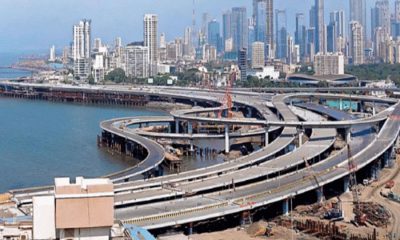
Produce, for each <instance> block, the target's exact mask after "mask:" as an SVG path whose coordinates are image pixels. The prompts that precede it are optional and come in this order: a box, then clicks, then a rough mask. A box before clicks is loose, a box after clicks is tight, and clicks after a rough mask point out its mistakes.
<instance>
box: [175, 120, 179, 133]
mask: <svg viewBox="0 0 400 240" xmlns="http://www.w3.org/2000/svg"><path fill="white" fill-rule="evenodd" d="M175 133H177V134H178V133H179V120H175Z"/></svg>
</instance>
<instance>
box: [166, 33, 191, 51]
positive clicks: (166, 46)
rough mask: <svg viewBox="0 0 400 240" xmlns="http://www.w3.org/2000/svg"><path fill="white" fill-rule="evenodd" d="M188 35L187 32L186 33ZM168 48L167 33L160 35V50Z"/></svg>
mask: <svg viewBox="0 0 400 240" xmlns="http://www.w3.org/2000/svg"><path fill="white" fill-rule="evenodd" d="M185 34H186V31H185ZM166 47H167V40H166V38H165V33H161V34H160V48H166Z"/></svg>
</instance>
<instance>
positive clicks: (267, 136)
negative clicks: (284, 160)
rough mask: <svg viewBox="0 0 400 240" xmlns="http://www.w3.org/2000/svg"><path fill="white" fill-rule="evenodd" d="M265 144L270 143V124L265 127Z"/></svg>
mask: <svg viewBox="0 0 400 240" xmlns="http://www.w3.org/2000/svg"><path fill="white" fill-rule="evenodd" d="M264 143H265V146H268V144H269V126H268V127H265V137H264Z"/></svg>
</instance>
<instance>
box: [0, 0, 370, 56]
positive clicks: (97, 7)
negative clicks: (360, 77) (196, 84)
mask: <svg viewBox="0 0 400 240" xmlns="http://www.w3.org/2000/svg"><path fill="white" fill-rule="evenodd" d="M196 1H197V9H196V10H197V17H198V20H197V23H198V26H199V25H200V24H201V14H202V13H203V12H208V13H210V15H211V16H212V17H213V18H217V19H218V20H220V18H221V14H222V12H223V11H225V10H227V9H230V8H232V7H236V6H246V7H247V9H248V16H250V15H251V12H252V8H251V3H252V0H196ZM367 1H369V2H372V1H373V0H367ZM313 2H314V1H313V0H275V8H279V9H286V10H287V16H288V25H289V30H290V31H293V26H294V19H295V16H294V15H295V13H296V12H304V13H306V15H307V16H308V11H309V8H310V6H311V5H312V4H313ZM325 5H326V7H325V9H326V12H329V11H333V10H339V9H344V10H346V15H348V11H347V8H348V0H326V1H325ZM192 6H193V5H192V0H0V52H13V51H37V50H44V49H48V48H49V47H50V46H51V45H53V44H54V45H56V47H57V48H58V49H61V48H62V47H63V46H65V45H68V43H69V42H70V41H71V40H72V26H73V24H75V23H77V22H78V21H79V20H80V19H82V18H88V19H92V35H93V37H100V38H102V39H103V41H104V42H111V41H112V40H113V39H114V38H115V37H116V36H121V37H122V40H123V42H124V43H127V42H132V41H137V40H141V39H142V18H143V14H145V13H156V14H158V15H159V32H165V33H166V35H167V40H171V39H172V38H174V37H175V36H178V35H179V36H180V35H182V33H183V31H184V28H185V27H186V26H190V25H191V21H192V20H191V19H192ZM367 13H369V9H368V10H367ZM326 16H328V14H326Z"/></svg>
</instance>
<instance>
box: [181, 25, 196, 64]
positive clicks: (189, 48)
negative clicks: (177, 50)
mask: <svg viewBox="0 0 400 240" xmlns="http://www.w3.org/2000/svg"><path fill="white" fill-rule="evenodd" d="M192 36H193V34H192V28H191V27H187V28H185V33H184V34H183V55H184V56H185V57H188V58H192V57H194V49H193V41H192Z"/></svg>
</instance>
